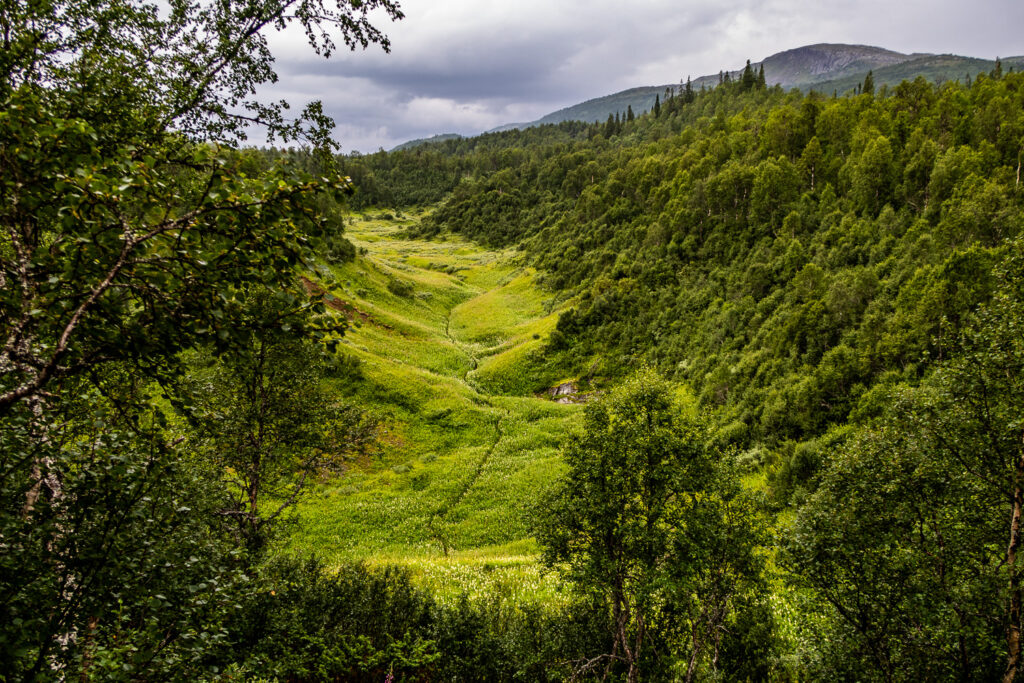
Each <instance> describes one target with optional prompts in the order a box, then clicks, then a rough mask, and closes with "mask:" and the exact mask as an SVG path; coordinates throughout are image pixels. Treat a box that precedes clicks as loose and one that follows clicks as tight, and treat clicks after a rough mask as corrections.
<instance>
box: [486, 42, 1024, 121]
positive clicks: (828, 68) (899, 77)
mask: <svg viewBox="0 0 1024 683" xmlns="http://www.w3.org/2000/svg"><path fill="white" fill-rule="evenodd" d="M1002 62H1003V67H1004V68H1009V67H1010V66H1014V67H1015V68H1018V69H1019V68H1021V67H1022V66H1024V57H1010V58H1005V59H1003V60H1002ZM762 65H763V66H764V72H765V80H766V81H767V83H768V84H769V85H776V84H778V85H781V86H782V87H783V88H799V89H800V90H803V91H804V92H806V91H808V90H811V89H815V90H818V91H820V92H826V93H831V92H832V91H833V90H836V91H838V92H839V93H843V92H847V91H849V90H852V89H855V88H856V87H857V86H858V85H859V84H860V83H861V82H862V81H863V80H864V76H865V75H866V74H867V72H868V71H873V72H874V73H873V77H874V80H875V85H876V86H877V87H881V86H883V85H890V86H892V85H896V84H898V83H900V82H901V81H903V80H905V79H910V80H913V79H914V78H916V77H917V76H923V77H924V78H925V79H927V80H929V81H932V82H942V81H944V80H953V79H957V78H963V77H965V76H967V75H970V76H971V77H973V76H974V75H976V74H978V73H979V72H982V71H984V72H988V71H991V70H992V69H993V68H994V67H995V62H994V61H992V60H986V59H978V58H974V57H961V56H958V55H935V54H923V53H916V54H903V53H901V52H894V51H893V50H886V49H884V48H880V47H872V46H869V45H842V44H836V43H819V44H816V45H806V46H804V47H798V48H795V49H793V50H786V51H784V52H779V53H777V54H774V55H772V56H770V57H767V58H765V59H764V60H763V61H761V62H756V63H752V64H751V66H752V67H753V68H754V69H759V68H760V67H761V66H762ZM741 73H742V69H737V70H735V71H730V72H729V74H730V78H735V77H737V76H739V75H740V74H741ZM719 77H720V76H719V74H713V75H708V76H701V77H699V78H696V79H693V80H692V81H691V85H692V87H694V88H696V89H698V90H699V89H700V88H701V87H702V86H703V87H705V88H711V87H714V86H715V85H717V84H718V80H719ZM679 87H680V86H679V85H678V84H669V85H655V86H643V87H638V88H630V89H628V90H623V91H621V92H617V93H614V94H611V95H605V96H603V97H596V98H594V99H590V100H587V101H586V102H581V103H579V104H574V105H572V106H570V107H565V108H564V109H559V110H558V111H555V112H552V113H550V114H548V115H546V116H543V117H541V118H540V119H537V120H536V121H533V122H530V123H526V124H509V125H507V126H502V127H501V128H498V129H495V131H498V130H507V129H509V128H526V127H530V126H539V125H543V124H546V123H560V122H562V121H598V122H599V121H604V120H605V119H607V118H608V115H609V114H612V115H614V114H616V113H618V114H624V113H625V112H626V109H627V107H632V108H633V112H634V113H636V114H637V115H639V114H641V113H643V112H646V111H650V109H651V107H653V106H654V99H655V97H656V96H658V95H660V96H662V97H664V96H665V94H666V91H667V90H668V89H678V88H679ZM489 132H493V131H489Z"/></svg>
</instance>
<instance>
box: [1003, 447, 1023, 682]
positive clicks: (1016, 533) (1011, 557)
mask: <svg viewBox="0 0 1024 683" xmlns="http://www.w3.org/2000/svg"><path fill="white" fill-rule="evenodd" d="M1022 479H1024V450H1022V451H1021V453H1019V454H1018V456H1017V463H1016V468H1015V470H1014V473H1013V514H1012V516H1011V517H1010V544H1009V547H1008V548H1007V549H1006V571H1008V572H1009V573H1010V614H1009V623H1008V624H1007V625H1006V653H1007V657H1006V672H1005V673H1004V674H1003V683H1013V680H1014V679H1015V678H1016V677H1017V669H1018V668H1019V667H1020V613H1021V587H1020V577H1019V576H1018V574H1017V548H1018V547H1019V546H1020V517H1021V509H1022V508H1024V490H1022Z"/></svg>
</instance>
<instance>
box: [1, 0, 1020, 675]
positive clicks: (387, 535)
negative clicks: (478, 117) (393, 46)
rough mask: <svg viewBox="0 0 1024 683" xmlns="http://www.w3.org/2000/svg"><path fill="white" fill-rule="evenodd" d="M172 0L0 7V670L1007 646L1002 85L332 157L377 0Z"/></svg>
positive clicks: (736, 87)
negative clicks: (296, 31) (301, 64)
mask: <svg viewBox="0 0 1024 683" xmlns="http://www.w3.org/2000/svg"><path fill="white" fill-rule="evenodd" d="M165 10H166V11H164V10H161V9H159V8H157V7H156V6H154V5H149V4H147V3H142V2H133V1H129V2H122V1H120V0H117V1H110V2H98V3H88V4H82V3H70V2H61V1H59V0H54V1H52V2H50V1H47V2H31V3H28V4H22V3H14V4H10V3H8V4H4V5H2V6H0V28H2V34H3V50H2V51H0V100H2V101H3V106H2V107H0V225H2V228H3V229H2V231H0V344H2V347H0V548H2V552H0V681H12V682H13V681H50V680H59V681H65V680H81V681H93V680H96V681H99V680H103V681H107V680H111V681H164V680H166V681H186V680H187V681H193V680H204V681H254V682H255V681H270V680H278V681H378V682H380V681H384V682H385V683H390V682H392V681H469V680H494V681H570V680H598V679H599V680H621V681H628V682H629V683H633V682H635V681H641V680H645V681H664V680H680V681H687V682H689V681H718V680H721V681H800V680H857V681H865V680H868V681H876V680H877V681H922V680H925V681H932V680H934V681H946V680H957V681H992V680H1002V681H1004V682H1005V683H1012V682H1013V681H1015V680H1024V673H1021V670H1022V669H1024V662H1022V642H1021V621H1022V607H1024V604H1022V603H1024V585H1022V579H1024V568H1022V565H1024V559H1022V558H1019V555H1020V553H1021V552H1024V549H1022V548H1021V541H1022V538H1021V536H1022V534H1024V529H1022V526H1021V525H1022V519H1021V517H1022V513H1024V420H1022V417H1021V416H1022V415H1024V331H1022V325H1024V236H1022V234H1021V233H1022V228H1024V188H1022V187H1021V166H1022V162H1024V74H1020V73H1014V72H1013V71H1012V70H1010V69H1008V70H1007V71H1006V72H1004V71H1003V69H1002V67H1001V65H1000V64H998V63H997V66H996V68H995V69H994V70H992V71H991V72H988V73H978V74H970V75H965V78H964V79H962V80H961V81H950V82H945V83H942V84H934V83H929V82H927V81H926V80H925V79H923V78H917V79H916V80H908V81H904V82H903V83H901V84H899V85H897V86H895V87H887V86H884V87H881V88H877V89H876V88H875V86H874V84H873V82H872V80H871V75H870V73H868V74H867V75H866V76H865V78H864V79H863V80H862V81H861V82H860V83H859V84H858V85H857V87H856V88H855V89H854V90H853V91H851V92H848V93H817V92H814V91H811V92H809V93H801V92H799V91H797V90H792V91H788V92H787V91H784V90H783V89H782V88H780V87H778V86H775V87H772V86H770V85H768V84H766V83H765V80H764V74H763V71H762V72H761V73H760V74H759V73H756V72H755V71H754V70H752V69H751V68H750V64H749V62H748V65H747V69H746V70H745V71H743V72H741V73H740V75H739V76H738V77H737V78H730V77H729V74H728V71H726V72H724V75H723V77H722V78H721V79H720V82H719V83H718V84H717V86H715V87H713V88H706V87H701V88H699V89H695V88H693V87H691V86H690V84H689V83H687V84H686V85H685V86H680V87H679V88H676V89H669V90H667V91H666V92H665V93H664V95H663V96H662V97H659V99H658V100H657V101H656V104H655V106H654V108H653V109H652V110H651V111H650V112H633V111H632V110H629V111H625V112H621V113H620V114H619V115H615V116H611V117H609V118H608V120H607V121H606V122H603V123H598V124H594V123H584V122H564V123H560V124H556V125H542V126H535V127H530V128H525V129H522V130H508V131H504V132H496V133H488V134H483V135H480V136H476V137H471V138H458V139H448V140H444V141H439V142H432V143H428V144H423V145H418V146H415V147H412V148H405V149H400V150H396V151H393V152H383V151H381V152H379V153H376V154H369V155H356V154H352V155H343V154H339V153H338V150H337V148H336V146H335V145H334V143H333V142H332V137H331V135H332V133H331V121H330V120H329V118H328V117H327V116H326V115H325V114H324V112H323V110H322V108H321V107H319V106H318V105H316V104H314V105H310V106H308V107H306V109H305V110H303V111H301V112H300V113H298V114H297V115H296V114H295V113H294V112H292V113H287V114H286V110H285V108H284V106H283V105H282V104H281V103H278V104H265V103H261V102H260V101H259V100H258V99H255V95H256V93H257V92H258V91H259V88H260V87H262V86H263V85H264V84H266V83H270V82H273V81H274V80H275V79H276V74H275V72H274V61H273V55H272V53H271V51H270V47H269V45H270V43H269V42H268V38H267V36H268V34H269V33H271V32H273V31H274V30H276V29H280V28H282V27H283V26H285V25H286V24H287V23H289V22H297V23H298V24H299V25H301V26H302V27H303V28H304V29H305V33H306V36H307V37H308V39H309V43H310V44H309V48H310V50H311V51H313V52H314V53H317V54H321V55H329V54H331V53H333V52H335V51H337V50H338V49H348V48H352V49H355V48H366V47H372V46H377V47H379V48H383V49H384V50H385V51H386V50H388V49H389V48H390V43H389V40H388V38H387V36H386V35H385V33H384V32H383V28H382V27H380V26H378V25H376V24H375V23H373V21H376V22H379V21H381V20H382V19H381V17H384V18H388V19H400V18H401V17H402V11H401V8H400V7H399V6H398V4H397V3H395V2H393V1H392V0H363V1H361V2H348V1H343V2H338V3H334V2H327V1H325V0H284V1H275V2H265V1H263V0H249V1H247V2H241V3H206V2H199V1H196V0H174V1H173V2H170V3H168V8H165ZM371 18H372V19H373V21H371ZM336 43H337V44H336ZM255 124H259V125H261V126H263V127H264V128H265V129H266V130H267V132H268V136H269V142H268V144H266V145H263V146H254V145H251V144H249V142H248V141H247V136H248V134H249V133H250V132H251V129H250V127H251V126H252V125H255ZM561 387H570V389H568V391H569V392H570V394H571V396H570V399H569V400H567V401H564V402H556V401H554V400H553V398H555V397H557V396H559V395H560V394H559V393H558V392H557V391H555V390H556V389H559V388H561ZM452 577H454V578H452ZM481 586H482V587H481Z"/></svg>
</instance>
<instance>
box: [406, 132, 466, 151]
mask: <svg viewBox="0 0 1024 683" xmlns="http://www.w3.org/2000/svg"><path fill="white" fill-rule="evenodd" d="M461 139H462V136H461V135H459V134H458V133H441V134H440V135H434V136H431V137H429V138H418V139H416V140H409V141H408V142H403V143H402V144H400V145H398V146H397V147H394V148H392V149H391V150H390V151H392V152H399V151H401V150H403V149H412V148H413V147H419V146H420V145H429V144H431V143H434V142H444V141H445V140H461Z"/></svg>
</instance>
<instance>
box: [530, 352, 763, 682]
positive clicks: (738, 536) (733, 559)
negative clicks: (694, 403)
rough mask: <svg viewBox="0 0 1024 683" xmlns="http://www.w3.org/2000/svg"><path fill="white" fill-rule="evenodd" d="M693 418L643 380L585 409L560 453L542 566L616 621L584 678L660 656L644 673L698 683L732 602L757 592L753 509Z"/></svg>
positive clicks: (633, 669)
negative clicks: (607, 647)
mask: <svg viewBox="0 0 1024 683" xmlns="http://www.w3.org/2000/svg"><path fill="white" fill-rule="evenodd" d="M690 411H692V407H684V406H681V405H680V404H679V403H677V402H675V401H674V400H673V395H672V391H671V389H670V387H669V386H668V385H667V384H666V383H665V382H664V381H663V380H660V379H659V378H657V376H656V375H654V374H653V373H650V372H646V373H640V374H638V375H636V376H635V377H633V378H631V379H630V380H628V381H627V382H626V383H624V384H623V385H622V386H621V387H620V388H618V389H616V390H615V391H613V392H612V393H611V394H610V395H608V396H607V397H604V398H602V399H601V400H600V401H599V402H597V403H594V404H591V405H589V406H587V410H586V412H585V416H584V427H583V432H582V433H581V434H579V435H577V436H575V437H573V438H570V439H569V441H568V442H567V444H566V446H565V448H564V451H563V452H564V455H565V458H566V461H567V463H568V465H569V471H568V473H567V475H566V476H565V478H564V480H563V481H562V482H561V483H560V485H559V487H558V489H557V491H556V492H555V493H554V494H553V496H552V497H551V498H550V499H549V501H548V502H547V503H546V506H545V511H544V515H543V518H542V519H543V522H542V524H541V526H540V528H539V530H538V536H539V540H540V541H541V543H542V544H543V545H544V546H545V551H544V561H545V562H546V563H547V564H549V565H551V566H561V565H563V564H564V565H565V569H566V575H567V577H568V578H569V580H570V581H572V582H573V583H574V584H575V585H576V587H577V588H578V589H579V590H581V591H584V592H585V593H588V594H593V595H595V596H600V597H601V598H603V599H604V600H605V601H606V602H607V604H608V605H609V606H610V609H611V614H612V620H613V623H614V625H615V626H614V632H613V633H614V638H613V642H612V648H611V651H610V652H607V653H606V654H605V655H604V656H603V657H600V658H595V659H592V660H590V661H588V662H586V663H584V664H583V665H582V667H581V673H591V672H593V671H600V670H604V671H608V670H612V669H613V668H616V667H617V666H618V665H619V663H621V664H622V665H623V666H625V667H626V669H627V679H628V680H630V681H635V680H639V677H640V672H641V669H642V668H644V667H642V664H641V663H642V662H644V661H645V660H650V659H652V658H653V659H656V660H660V661H659V662H658V663H657V664H654V663H653V662H652V663H650V664H648V665H647V668H648V669H652V670H651V671H648V675H650V676H655V677H659V678H660V677H664V676H665V675H666V674H667V672H668V671H670V670H671V667H672V666H673V665H674V664H675V662H677V661H678V662H685V664H683V665H682V666H683V669H682V670H681V671H679V672H678V673H679V674H681V675H683V676H684V677H685V679H686V680H692V679H693V678H694V676H695V675H696V673H697V671H698V670H705V671H707V670H711V669H713V668H714V667H715V666H717V662H718V659H719V654H720V652H719V648H720V644H721V634H722V632H723V630H724V629H725V627H726V624H727V623H728V622H729V621H730V620H731V616H732V612H733V606H734V603H735V602H736V600H737V599H738V598H739V596H740V594H741V593H742V592H744V591H745V590H749V589H751V588H752V587H753V586H754V585H756V582H757V578H758V574H759V571H760V569H759V561H758V559H757V556H756V553H755V552H754V548H755V547H756V545H757V544H758V543H759V542H760V537H759V534H758V531H757V525H756V522H755V520H754V519H753V516H752V515H751V506H750V505H749V503H748V502H747V501H745V500H744V499H743V497H742V496H741V495H740V492H739V489H738V487H737V483H736V481H735V480H734V479H732V478H731V476H730V473H729V471H728V466H729V463H730V462H731V461H730V460H728V459H724V458H723V457H722V456H721V454H719V453H716V452H714V451H713V450H710V449H708V448H707V447H706V445H705V443H706V441H707V433H706V431H705V429H704V427H703V425H701V423H700V422H699V421H698V420H697V419H696V418H695V417H694V416H693V415H692V414H689V413H690ZM648 651H652V652H653V653H657V654H654V655H653V656H652V655H648ZM656 672H660V673H656Z"/></svg>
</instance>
